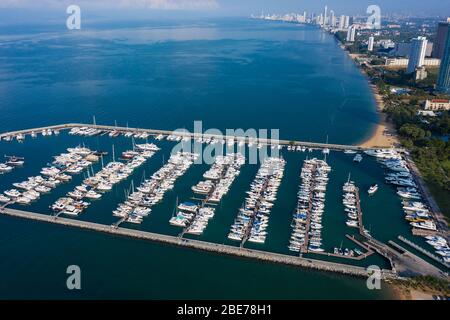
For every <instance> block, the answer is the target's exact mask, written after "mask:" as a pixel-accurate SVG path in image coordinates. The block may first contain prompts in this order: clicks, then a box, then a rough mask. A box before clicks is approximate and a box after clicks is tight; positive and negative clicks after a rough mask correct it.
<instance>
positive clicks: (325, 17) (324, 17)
mask: <svg viewBox="0 0 450 320" xmlns="http://www.w3.org/2000/svg"><path fill="white" fill-rule="evenodd" d="M327 11H328V7H327V6H325V11H324V14H323V25H324V26H326V25H327Z"/></svg>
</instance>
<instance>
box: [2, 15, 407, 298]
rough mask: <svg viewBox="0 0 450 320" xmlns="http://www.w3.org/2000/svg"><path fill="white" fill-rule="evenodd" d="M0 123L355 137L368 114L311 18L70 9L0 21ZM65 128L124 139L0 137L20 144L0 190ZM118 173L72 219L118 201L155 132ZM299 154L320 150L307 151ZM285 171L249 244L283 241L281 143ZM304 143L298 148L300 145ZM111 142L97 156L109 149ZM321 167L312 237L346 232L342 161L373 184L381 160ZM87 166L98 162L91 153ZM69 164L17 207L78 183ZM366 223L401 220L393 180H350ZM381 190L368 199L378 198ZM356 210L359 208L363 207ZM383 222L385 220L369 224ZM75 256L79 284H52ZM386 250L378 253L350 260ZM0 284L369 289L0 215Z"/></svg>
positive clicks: (169, 202) (287, 187)
mask: <svg viewBox="0 0 450 320" xmlns="http://www.w3.org/2000/svg"><path fill="white" fill-rule="evenodd" d="M0 93H1V94H0V131H8V130H12V129H20V128H25V127H36V126H40V125H44V124H57V123H64V122H91V121H92V117H93V116H95V117H96V120H97V123H108V124H113V123H114V121H115V120H117V122H118V124H120V125H126V124H128V125H129V126H133V127H147V128H161V129H176V128H192V126H193V121H194V120H202V121H203V128H204V129H208V128H218V129H221V130H225V129H227V128H243V129H247V128H256V129H260V128H265V129H279V130H280V136H281V137H282V138H285V139H297V140H313V141H325V140H326V137H327V135H328V137H329V142H336V143H355V142H358V141H361V140H363V139H364V138H366V137H367V136H368V135H370V133H371V132H372V130H373V127H374V124H375V122H376V120H377V116H376V112H375V106H374V102H373V97H372V96H371V94H370V90H369V87H368V85H367V83H366V81H365V79H364V78H363V76H362V75H361V74H360V72H359V71H358V69H357V68H356V67H355V66H354V64H353V62H352V61H351V60H350V59H349V58H348V57H347V56H346V54H345V53H344V52H343V51H342V50H341V49H340V48H339V47H338V46H337V44H336V43H335V40H334V39H333V38H332V37H331V36H329V35H327V34H325V33H324V32H322V31H321V30H319V29H316V28H313V27H307V26H299V25H292V24H283V23H266V22H261V21H252V20H227V19H224V20H204V21H200V22H192V21H189V22H170V23H169V22H164V23H161V22H148V23H144V22H140V23H139V24H137V23H125V22H121V23H120V24H107V23H103V24H86V25H84V28H83V30H81V31H80V32H69V31H66V30H64V29H63V28H61V26H54V25H52V26H40V27H39V28H37V29H35V28H33V27H30V26H28V27H22V28H5V29H3V30H0ZM79 143H85V144H86V145H88V146H90V147H92V148H94V149H103V150H111V148H112V144H114V145H115V147H116V148H117V151H118V152H120V151H121V150H125V149H126V148H130V147H131V141H130V140H128V139H125V138H119V139H115V140H113V139H110V138H108V137H95V138H79V137H73V136H67V135H66V134H62V135H61V136H60V137H51V138H42V137H40V138H38V139H35V140H31V139H30V138H28V139H27V140H26V141H25V143H23V144H18V143H16V142H15V143H11V144H7V143H5V142H0V148H1V152H0V153H6V154H17V155H22V156H25V157H26V159H27V164H26V166H25V167H24V168H21V169H18V170H16V171H14V172H13V173H10V174H7V175H3V176H0V191H3V190H5V189H7V188H9V187H10V186H11V184H12V183H13V182H16V181H21V180H23V179H25V178H26V177H28V176H30V175H36V174H38V172H39V168H41V167H42V166H45V165H46V163H47V162H49V161H50V160H51V157H52V156H53V155H56V154H58V153H60V152H63V151H64V149H65V148H66V147H69V146H74V145H77V144H79ZM158 144H159V145H160V146H161V147H163V150H161V151H160V152H159V153H157V154H156V155H155V156H154V157H153V158H152V159H150V160H149V161H148V162H147V163H146V165H145V166H144V167H143V168H140V169H139V170H137V171H136V173H135V174H134V176H133V177H130V179H128V180H127V181H125V182H123V183H122V184H120V185H118V186H116V187H115V188H114V190H113V191H112V192H111V193H109V194H107V195H106V196H105V197H104V198H102V200H100V201H97V202H95V203H94V204H93V205H92V206H91V207H90V208H89V209H88V210H87V211H86V212H85V213H84V214H83V215H82V216H80V217H79V218H80V219H84V220H88V221H96V222H102V223H111V222H113V221H115V219H114V218H113V217H112V215H111V211H112V210H113V209H114V208H115V207H116V205H117V203H118V202H119V201H123V198H124V189H125V188H127V187H129V184H130V182H131V180H132V179H133V180H134V182H135V183H139V181H140V180H141V179H142V176H143V174H144V171H145V173H146V174H147V175H149V174H151V173H152V172H154V171H156V170H157V169H158V168H159V167H160V166H161V165H162V162H163V156H162V155H163V154H165V159H167V157H168V153H169V151H170V147H171V145H170V143H168V142H163V143H158ZM313 155H314V156H321V155H320V154H319V153H317V154H313ZM283 156H284V157H285V159H286V160H287V165H286V175H285V178H284V180H283V183H282V185H281V187H280V192H279V194H280V196H279V199H278V201H277V203H276V205H275V206H274V209H273V212H272V214H271V218H270V219H271V220H270V227H269V237H268V240H267V241H266V244H264V245H263V246H255V245H251V244H248V247H255V248H258V249H264V250H270V251H274V252H282V253H288V251H287V248H286V246H287V243H288V239H289V235H290V232H291V229H290V226H289V225H290V219H291V215H292V210H293V209H294V207H295V201H296V192H297V190H298V184H299V179H298V175H299V172H300V169H301V166H302V161H303V160H304V159H305V157H306V156H307V155H306V154H288V153H284V154H283ZM309 156H312V155H309ZM110 157H111V155H109V156H108V158H106V159H105V160H106V161H109V160H110ZM329 163H330V165H331V166H332V167H333V171H332V173H331V174H330V184H329V187H328V192H327V203H326V210H327V213H326V215H324V221H323V223H324V230H325V231H324V236H323V237H324V246H325V247H326V249H327V250H332V248H333V247H334V246H340V245H343V246H349V247H351V248H353V247H354V244H352V243H351V242H349V241H348V240H346V238H345V235H346V234H352V233H354V230H351V229H350V228H348V227H346V226H345V216H344V213H343V207H342V204H341V187H342V184H343V183H344V182H345V181H346V179H347V175H348V173H349V172H352V177H353V178H354V179H355V181H356V182H357V183H358V184H359V185H361V187H362V189H365V188H366V187H367V186H369V185H370V184H371V183H373V182H378V183H379V184H382V181H383V176H382V173H383V170H382V169H381V168H380V167H379V166H378V165H377V164H376V162H375V161H373V159H365V160H364V161H363V162H362V163H361V164H360V165H359V166H356V167H355V165H354V164H353V162H352V161H351V157H349V156H346V155H344V154H341V153H334V152H333V153H332V154H331V155H330V157H329ZM97 168H98V166H97ZM207 168H208V166H206V165H197V166H194V167H192V168H191V169H190V170H189V171H188V172H187V173H186V175H184V176H183V177H181V178H180V179H179V181H177V184H176V186H175V188H174V190H172V191H171V192H169V193H168V194H167V196H166V198H165V199H164V201H163V202H162V203H161V204H159V205H158V206H155V207H154V209H153V211H152V214H151V215H150V216H149V217H148V218H146V219H145V221H144V223H143V224H142V225H141V226H130V225H126V227H130V228H140V229H143V230H149V231H155V232H162V233H166V234H177V233H178V232H179V230H178V229H176V228H174V227H172V226H170V225H169V224H168V219H169V218H170V216H171V214H172V211H173V207H174V204H175V201H176V198H177V197H179V198H180V200H188V199H189V198H190V197H191V196H192V192H190V187H191V186H192V185H193V184H195V183H197V182H198V181H199V180H200V179H201V175H202V173H203V172H204V171H205V170H206V169H207ZM256 170H257V166H256V165H247V166H244V167H243V169H242V173H241V175H240V176H239V177H238V178H237V179H236V181H235V183H234V185H233V187H232V188H231V190H230V192H229V194H228V195H227V196H226V197H225V198H224V199H223V201H222V203H221V204H220V206H219V207H218V210H217V213H216V216H215V218H214V219H213V220H212V221H211V222H210V224H209V225H208V228H207V229H206V231H205V233H204V234H203V235H202V237H201V239H203V240H208V241H214V242H218V243H228V240H227V239H226V235H227V233H228V231H229V228H230V225H231V223H232V221H233V220H234V218H235V216H236V214H237V210H238V209H239V207H240V206H241V204H242V200H243V198H244V197H245V191H246V190H247V189H248V186H249V183H250V182H251V181H252V179H253V178H254V175H255V173H256ZM81 179H82V177H81V176H78V177H76V178H74V181H72V182H71V183H70V184H68V185H64V186H62V187H61V188H58V189H57V190H55V191H54V192H52V194H50V195H46V196H44V197H42V198H41V199H40V201H38V202H36V203H34V204H33V205H32V206H31V207H30V208H29V209H30V210H34V211H38V212H42V213H49V209H48V206H49V205H50V204H51V203H52V202H53V201H55V200H56V199H57V198H58V197H59V196H62V195H64V194H65V193H66V192H67V191H69V190H71V189H73V187H74V186H75V185H76V184H78V183H80V181H81ZM362 201H363V206H364V207H363V210H364V214H365V219H367V220H365V223H366V226H367V227H368V228H369V229H370V230H371V231H372V234H374V235H375V236H376V237H377V238H379V239H380V240H383V241H385V240H389V239H394V238H395V237H396V236H397V235H398V234H405V233H407V232H408V226H407V225H406V224H405V222H404V221H403V220H402V213H401V211H400V205H399V200H398V198H397V197H396V196H395V190H393V189H390V188H388V187H386V188H380V191H379V192H378V193H377V197H374V198H372V199H368V198H367V197H365V195H363V198H362ZM381 204H383V211H380V209H379V207H381ZM366 217H367V218H366ZM386 225H392V227H391V228H389V229H387V228H385V226H386ZM71 264H76V265H79V266H80V267H81V269H82V281H83V285H82V286H83V289H82V290H81V291H80V292H72V291H69V290H67V289H66V287H65V280H66V277H67V275H66V273H65V269H66V268H67V266H68V265H71ZM359 264H360V265H364V266H367V265H369V264H378V265H381V266H386V265H385V261H384V260H383V259H381V258H380V257H378V256H373V257H370V258H369V259H368V260H367V261H364V262H361V263H359ZM0 271H1V272H2V273H3V274H8V275H9V276H8V277H5V279H2V281H1V282H0V297H2V298H55V297H62V298H280V299H281V298H289V299H296V298H383V297H387V296H388V292H387V291H386V290H382V291H369V290H368V289H367V288H366V286H365V281H364V280H360V279H353V278H349V277H343V276H340V275H331V274H325V273H319V272H312V271H308V270H303V269H296V268H290V267H285V266H279V265H271V264H264V263H259V262H255V261H249V260H241V259H234V258H230V257H223V256H218V255H214V254H207V253H200V252H195V251H191V250H185V249H180V248H174V247H170V246H161V245H157V244H153V243H148V242H143V241H138V240H130V239H124V238H116V237H111V236H107V235H103V234H97V233H93V232H86V231H80V230H74V229H68V228H64V227H59V226H53V225H45V224H41V223H36V222H32V221H22V220H17V219H12V218H7V217H1V219H0Z"/></svg>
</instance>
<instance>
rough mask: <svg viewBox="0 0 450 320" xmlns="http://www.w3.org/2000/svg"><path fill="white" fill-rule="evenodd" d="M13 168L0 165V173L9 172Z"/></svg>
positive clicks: (3, 164)
mask: <svg viewBox="0 0 450 320" xmlns="http://www.w3.org/2000/svg"><path fill="white" fill-rule="evenodd" d="M13 169H14V168H13V167H11V166H8V165H6V164H5V163H0V173H5V172H10V171H12V170H13Z"/></svg>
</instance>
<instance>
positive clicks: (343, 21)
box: [339, 15, 345, 30]
mask: <svg viewBox="0 0 450 320" xmlns="http://www.w3.org/2000/svg"><path fill="white" fill-rule="evenodd" d="M344 26H345V16H344V15H342V16H341V18H340V19H339V29H341V30H342V29H344Z"/></svg>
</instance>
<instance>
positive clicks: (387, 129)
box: [339, 44, 399, 148]
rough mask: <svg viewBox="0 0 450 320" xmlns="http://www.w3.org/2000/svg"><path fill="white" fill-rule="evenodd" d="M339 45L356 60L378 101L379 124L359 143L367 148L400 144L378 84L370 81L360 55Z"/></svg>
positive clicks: (389, 146) (376, 101)
mask: <svg viewBox="0 0 450 320" xmlns="http://www.w3.org/2000/svg"><path fill="white" fill-rule="evenodd" d="M339 46H340V47H341V49H342V50H344V51H345V52H346V53H347V54H348V56H349V57H350V58H351V59H352V60H353V62H355V64H356V66H357V67H358V69H359V70H360V71H361V73H362V74H363V76H364V77H365V78H366V79H367V81H368V84H369V86H370V89H371V91H372V95H373V97H374V99H375V103H376V112H377V115H378V122H377V125H376V127H375V129H374V130H373V132H372V134H371V135H370V136H369V137H368V138H366V139H365V140H363V141H362V142H360V143H358V146H360V147H366V148H391V147H394V146H396V145H398V144H399V140H398V138H397V133H396V130H395V128H394V125H393V123H391V122H390V121H388V119H387V116H386V114H385V113H384V112H383V109H384V101H383V97H382V95H381V94H380V92H379V90H378V88H377V86H376V85H374V84H372V83H371V82H370V78H369V76H368V75H367V73H366V72H365V71H364V69H362V68H361V67H360V66H359V65H358V64H357V63H356V58H358V57H359V55H358V54H352V53H350V52H349V51H347V50H346V48H345V46H344V45H342V44H339Z"/></svg>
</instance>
